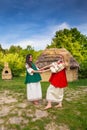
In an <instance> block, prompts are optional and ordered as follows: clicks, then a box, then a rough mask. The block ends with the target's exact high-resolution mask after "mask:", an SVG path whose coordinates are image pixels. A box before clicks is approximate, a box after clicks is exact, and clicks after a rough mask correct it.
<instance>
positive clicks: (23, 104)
mask: <svg viewBox="0 0 87 130" xmlns="http://www.w3.org/2000/svg"><path fill="white" fill-rule="evenodd" d="M41 86H42V93H43V99H42V101H41V102H40V104H39V105H38V106H34V105H33V104H32V103H30V102H28V101H27V99H26V85H25V84H24V77H20V78H19V77H18V78H13V79H12V80H2V79H0V130H87V114H86V113H87V79H80V80H78V81H75V82H70V83H69V85H68V87H67V88H66V89H65V94H64V100H63V108H59V109H58V108H55V107H53V108H51V109H49V110H44V107H45V105H46V100H45V96H46V90H47V87H48V86H49V83H48V82H41ZM53 105H54V104H53Z"/></svg>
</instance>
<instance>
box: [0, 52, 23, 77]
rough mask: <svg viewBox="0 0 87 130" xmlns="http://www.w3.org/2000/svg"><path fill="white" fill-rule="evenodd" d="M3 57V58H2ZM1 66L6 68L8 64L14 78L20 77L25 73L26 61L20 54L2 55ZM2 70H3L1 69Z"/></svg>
mask: <svg viewBox="0 0 87 130" xmlns="http://www.w3.org/2000/svg"><path fill="white" fill-rule="evenodd" d="M2 56H3V58H1V57H2ZM0 58H1V60H0V64H1V66H3V67H4V63H5V62H8V64H9V67H10V68H11V70H12V75H13V76H20V75H21V74H22V73H24V59H23V57H22V56H19V54H18V53H15V54H11V53H10V54H6V55H5V54H2V53H1V55H0ZM1 70H2V68H1Z"/></svg>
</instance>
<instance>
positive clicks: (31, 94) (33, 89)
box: [26, 65, 42, 101]
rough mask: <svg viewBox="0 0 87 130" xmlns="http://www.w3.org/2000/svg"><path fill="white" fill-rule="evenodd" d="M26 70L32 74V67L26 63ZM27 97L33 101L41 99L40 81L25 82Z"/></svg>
mask: <svg viewBox="0 0 87 130" xmlns="http://www.w3.org/2000/svg"><path fill="white" fill-rule="evenodd" d="M26 69H27V72H28V73H29V74H30V75H33V73H32V70H33V69H32V68H31V67H29V66H27V65H26ZM27 99H28V100H29V101H35V100H40V99H42V91H41V84H40V82H36V83H27Z"/></svg>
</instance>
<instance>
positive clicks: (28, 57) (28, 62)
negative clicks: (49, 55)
mask: <svg viewBox="0 0 87 130" xmlns="http://www.w3.org/2000/svg"><path fill="white" fill-rule="evenodd" d="M30 56H32V54H28V55H27V56H26V61H25V62H26V64H28V65H29V67H32V64H31V63H32V61H30V60H29V59H30Z"/></svg>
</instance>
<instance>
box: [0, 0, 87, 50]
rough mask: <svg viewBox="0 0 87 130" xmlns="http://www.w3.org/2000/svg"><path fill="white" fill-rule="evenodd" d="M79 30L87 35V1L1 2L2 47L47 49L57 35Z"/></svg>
mask: <svg viewBox="0 0 87 130" xmlns="http://www.w3.org/2000/svg"><path fill="white" fill-rule="evenodd" d="M73 27H76V28H77V29H78V30H79V31H80V32H81V33H82V34H84V35H87V1H86V0H0V44H1V46H2V47H3V48H9V47H10V46H11V45H16V46H17V45H20V46H21V47H22V48H26V47H27V45H31V46H32V47H34V49H35V50H40V49H42V50H43V49H45V47H46V46H47V44H50V43H51V41H52V38H53V37H54V35H55V32H56V31H58V30H60V29H64V28H68V29H70V28H73Z"/></svg>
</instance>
